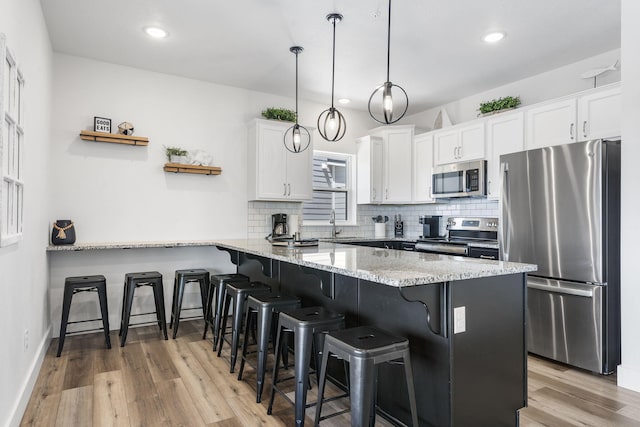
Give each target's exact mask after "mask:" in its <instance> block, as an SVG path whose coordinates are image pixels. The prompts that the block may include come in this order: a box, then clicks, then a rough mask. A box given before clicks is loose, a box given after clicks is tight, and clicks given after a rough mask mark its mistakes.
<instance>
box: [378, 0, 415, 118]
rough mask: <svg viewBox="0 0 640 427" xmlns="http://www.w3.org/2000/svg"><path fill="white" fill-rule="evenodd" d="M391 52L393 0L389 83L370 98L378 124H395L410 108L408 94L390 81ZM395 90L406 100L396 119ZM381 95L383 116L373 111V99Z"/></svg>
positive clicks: (389, 39) (389, 26)
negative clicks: (393, 92)
mask: <svg viewBox="0 0 640 427" xmlns="http://www.w3.org/2000/svg"><path fill="white" fill-rule="evenodd" d="M390 52H391V0H389V23H388V26H387V81H386V82H384V83H383V84H381V85H380V86H378V87H377V88H376V89H375V90H374V91H373V93H372V94H371V96H370V97H369V115H371V117H372V118H373V120H375V121H376V122H378V123H382V124H386V125H390V124H392V123H395V122H397V121H398V120H400V119H401V118H403V117H404V115H405V114H406V112H407V109H408V108H409V97H408V96H407V92H405V90H404V89H402V88H401V87H400V86H398V85H396V84H393V83H391V82H390V81H389V62H390V61H389V58H390V56H391V54H390ZM393 88H397V89H399V90H400V91H396V94H398V93H400V92H402V95H404V99H405V102H404V110H403V111H402V114H399V115H397V116H396V118H394V115H393V110H394V104H396V113H397V112H398V108H397V107H398V100H397V99H396V100H395V101H394V100H393V96H392V94H391V91H392V89H393ZM380 93H382V114H381V115H380V114H379V113H378V114H376V115H374V113H373V111H371V101H372V100H373V97H374V96H375V95H376V94H380ZM400 110H402V106H400ZM376 116H377V117H376Z"/></svg>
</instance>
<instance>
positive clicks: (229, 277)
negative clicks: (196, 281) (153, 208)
mask: <svg viewBox="0 0 640 427" xmlns="http://www.w3.org/2000/svg"><path fill="white" fill-rule="evenodd" d="M249 281H250V279H249V277H247V276H245V275H244V274H237V273H233V274H218V275H215V274H213V275H211V280H210V281H209V290H208V292H207V306H206V310H205V312H206V315H205V322H204V333H203V334H202V339H206V338H207V330H208V329H209V326H211V329H212V330H213V349H214V350H215V349H216V348H218V337H219V334H220V323H221V319H222V309H223V308H224V300H225V296H226V289H227V283H248V282H249ZM214 304H215V314H214V313H213V307H214Z"/></svg>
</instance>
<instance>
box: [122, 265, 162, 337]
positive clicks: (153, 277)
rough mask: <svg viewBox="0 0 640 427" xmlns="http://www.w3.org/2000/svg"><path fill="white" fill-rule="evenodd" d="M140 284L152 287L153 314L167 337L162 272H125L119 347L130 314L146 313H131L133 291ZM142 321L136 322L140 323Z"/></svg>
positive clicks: (139, 314) (126, 330) (127, 325)
mask: <svg viewBox="0 0 640 427" xmlns="http://www.w3.org/2000/svg"><path fill="white" fill-rule="evenodd" d="M140 286H150V287H151V288H152V289H153V300H154V303H155V308H156V311H155V314H156V319H157V322H158V326H159V328H160V330H161V331H162V332H163V334H164V339H165V340H166V339H168V337H167V321H166V315H165V309H164V284H163V281H162V274H160V273H158V272H157V271H145V272H139V273H127V274H125V275H124V292H123V296H122V316H121V317H120V332H119V335H120V347H124V344H125V342H126V341H127V334H128V332H129V326H130V323H129V321H130V319H131V316H144V315H147V314H152V313H154V312H153V311H152V312H148V313H136V314H131V307H132V305H133V296H134V294H135V291H136V289H137V288H139V287H140ZM140 324H142V323H136V325H140Z"/></svg>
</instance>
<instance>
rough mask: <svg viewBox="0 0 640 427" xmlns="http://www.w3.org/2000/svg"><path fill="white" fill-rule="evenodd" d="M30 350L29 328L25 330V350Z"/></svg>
mask: <svg viewBox="0 0 640 427" xmlns="http://www.w3.org/2000/svg"><path fill="white" fill-rule="evenodd" d="M27 350H29V330H28V329H25V330H24V351H27Z"/></svg>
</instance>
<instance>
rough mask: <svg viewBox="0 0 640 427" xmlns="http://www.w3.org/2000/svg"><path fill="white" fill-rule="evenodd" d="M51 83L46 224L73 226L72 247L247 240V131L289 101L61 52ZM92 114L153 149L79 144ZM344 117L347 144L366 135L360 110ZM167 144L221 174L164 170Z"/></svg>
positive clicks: (304, 115) (310, 115) (307, 109)
mask: <svg viewBox="0 0 640 427" xmlns="http://www.w3.org/2000/svg"><path fill="white" fill-rule="evenodd" d="M54 79H55V84H54V103H53V106H54V108H53V125H52V127H53V134H52V136H53V138H52V139H53V141H52V150H51V158H50V164H51V167H52V171H53V173H52V175H51V195H52V201H51V219H52V220H53V219H67V218H69V219H73V220H74V221H75V223H76V228H77V236H78V237H77V239H78V242H95V241H131V240H166V239H209V238H231V237H244V236H245V235H246V224H247V197H246V185H247V184H246V182H247V179H246V177H247V173H246V167H247V162H246V158H247V153H246V150H247V148H246V147H247V124H248V122H249V121H250V120H251V119H252V118H254V117H259V115H260V112H261V111H262V110H263V109H264V108H266V107H270V106H284V107H289V106H290V105H292V104H293V101H292V100H291V99H287V98H282V97H276V96H272V95H267V94H263V93H257V92H251V91H247V90H242V89H237V88H232V87H228V86H221V85H215V84H211V83H206V82H202V81H196V80H191V79H185V78H180V77H175V76H170V75H165V74H159V73H152V72H148V71H143V70H139V69H134V68H129V67H123V66H118V65H113V64H108V63H103V62H98V61H93V60H88V59H82V58H78V57H73V56H68V55H62V54H55V55H54ZM324 107H325V106H322V105H314V104H306V103H302V105H301V109H300V117H301V119H300V121H301V123H302V124H305V125H306V124H307V123H311V124H315V121H316V118H317V114H318V113H319V112H320V111H322V109H324ZM94 115H95V116H101V117H107V118H111V119H112V128H113V129H114V130H115V129H116V126H117V124H118V123H120V122H122V121H129V122H131V123H133V124H134V125H135V133H136V134H137V135H142V136H147V137H149V139H150V142H149V146H148V147H136V146H127V145H119V144H109V143H94V142H87V141H83V140H81V139H80V138H79V136H78V133H79V131H80V130H81V129H92V126H93V116H94ZM345 116H346V117H347V120H348V122H349V128H348V130H349V133H348V134H347V135H346V136H345V141H352V140H353V139H354V138H355V137H357V136H360V135H362V134H364V133H365V132H366V128H365V127H364V126H366V125H364V124H360V121H362V119H361V118H362V117H364V114H363V113H356V112H349V111H348V110H345ZM362 122H363V121H362ZM363 123H364V122H363ZM310 126H311V125H310ZM315 140H316V141H320V138H319V137H318V136H317V134H316V139H315ZM173 145H177V146H181V147H183V148H185V149H188V150H190V149H203V150H205V151H207V152H209V153H210V154H211V155H212V156H213V158H214V162H215V164H216V165H217V166H221V167H222V175H219V176H198V175H189V174H170V173H165V172H164V171H163V170H162V165H163V164H164V163H165V162H166V159H165V154H164V148H163V146H173ZM352 146H353V143H351V144H349V143H344V144H334V145H332V146H331V148H333V149H336V150H345V151H349V150H352V149H353V148H352ZM318 148H324V149H326V146H324V145H323V144H322V143H321V142H319V143H318Z"/></svg>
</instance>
